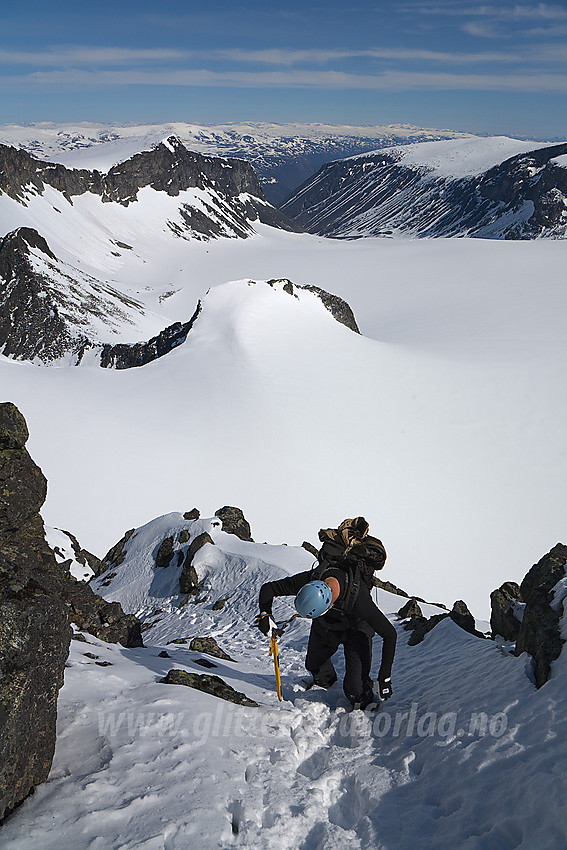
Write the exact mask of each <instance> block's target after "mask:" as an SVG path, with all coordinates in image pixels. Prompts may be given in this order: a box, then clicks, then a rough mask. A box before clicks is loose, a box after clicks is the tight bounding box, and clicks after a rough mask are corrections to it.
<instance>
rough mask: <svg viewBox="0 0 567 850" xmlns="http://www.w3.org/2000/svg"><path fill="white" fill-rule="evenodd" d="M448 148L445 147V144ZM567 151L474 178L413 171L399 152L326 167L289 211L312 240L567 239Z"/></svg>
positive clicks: (547, 151)
mask: <svg viewBox="0 0 567 850" xmlns="http://www.w3.org/2000/svg"><path fill="white" fill-rule="evenodd" d="M441 144H443V143H441ZM565 154H567V144H560V145H551V146H549V147H545V148H540V149H537V150H533V151H529V152H528V153H521V154H518V155H516V156H512V157H510V158H509V159H506V160H505V161H504V162H502V163H500V164H499V165H496V166H494V167H492V168H489V169H488V170H487V171H485V172H484V173H481V174H478V175H474V176H466V177H458V176H455V177H446V176H439V175H438V174H437V173H436V172H435V171H434V170H432V169H431V168H430V167H428V166H427V165H419V164H413V163H409V162H408V163H407V164H406V162H405V161H404V156H403V152H402V153H401V154H400V150H399V149H397V150H396V149H394V150H388V149H383V150H378V151H374V152H373V153H371V154H367V155H364V156H361V157H355V158H353V159H345V160H339V161H335V162H330V163H327V164H326V165H324V166H323V167H322V168H321V169H320V170H319V172H318V173H317V174H316V175H315V176H314V177H312V178H311V179H310V180H308V181H307V182H306V183H305V184H304V185H303V186H301V187H300V188H299V189H298V190H297V191H296V192H295V194H294V196H293V197H291V198H290V199H289V200H288V201H286V202H285V203H284V204H283V205H282V207H281V209H282V210H283V211H284V212H285V213H286V214H287V215H289V216H290V217H292V218H294V219H295V220H296V221H297V222H298V223H299V224H300V225H301V226H302V227H305V229H306V230H308V231H309V232H310V233H317V234H320V235H325V236H334V237H339V238H340V237H342V238H358V237H363V236H380V235H391V234H392V233H393V232H397V233H408V234H410V235H412V236H414V237H415V236H420V237H434V236H464V235H467V236H477V237H482V238H496V239H535V238H537V237H542V236H543V237H549V238H555V239H562V238H565V236H566V235H567V216H566V215H565V211H566V210H567V202H566V196H567V168H566V167H565V165H564V161H563V160H561V161H558V158H559V157H564V156H565Z"/></svg>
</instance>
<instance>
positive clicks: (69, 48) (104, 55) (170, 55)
mask: <svg viewBox="0 0 567 850" xmlns="http://www.w3.org/2000/svg"><path fill="white" fill-rule="evenodd" d="M188 55H189V54H188V53H187V51H183V50H171V49H169V48H147V49H143V48H142V49H134V48H130V47H90V46H82V45H61V46H54V47H51V48H49V49H48V50H35V51H32V50H0V64H2V65H38V66H43V67H54V66H71V65H73V66H75V67H76V66H79V65H91V66H92V65H99V66H100V65H131V64H137V63H140V62H164V61H165V62H170V61H174V60H178V59H184V58H186V57H187V56H188Z"/></svg>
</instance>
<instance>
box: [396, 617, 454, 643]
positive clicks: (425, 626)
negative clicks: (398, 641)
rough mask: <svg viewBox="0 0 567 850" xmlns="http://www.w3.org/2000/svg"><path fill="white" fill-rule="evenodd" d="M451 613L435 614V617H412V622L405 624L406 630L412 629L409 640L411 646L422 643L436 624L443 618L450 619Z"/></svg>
mask: <svg viewBox="0 0 567 850" xmlns="http://www.w3.org/2000/svg"><path fill="white" fill-rule="evenodd" d="M448 617H449V614H435V615H434V616H433V617H429V618H427V617H412V619H411V620H410V622H409V623H408V624H407V625H406V626H404V628H405V629H406V631H410V630H411V635H410V637H409V640H408V644H409V646H416V645H417V644H418V643H421V641H422V640H423V638H424V637H425V635H426V634H428V633H429V632H430V631H432V629H434V628H435V626H437V625H439V623H440V622H441V621H442V620H446V619H448Z"/></svg>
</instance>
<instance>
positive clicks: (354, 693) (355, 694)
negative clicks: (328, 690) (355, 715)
mask: <svg viewBox="0 0 567 850" xmlns="http://www.w3.org/2000/svg"><path fill="white" fill-rule="evenodd" d="M343 643H344V651H345V678H344V682H343V690H344V692H345V696H346V697H347V699H348V700H349V701H350V702H351V703H352V704H353V705H354V704H355V703H360V705H361V707H362V708H365V707H366V706H367V705H368V704H369V703H370V702H372V699H373V691H372V680H371V678H370V667H371V665H372V638H371V637H369V635H366V634H364V632H362V631H359V630H358V629H351V630H350V631H349V632H347V634H346V635H345V638H344V641H343Z"/></svg>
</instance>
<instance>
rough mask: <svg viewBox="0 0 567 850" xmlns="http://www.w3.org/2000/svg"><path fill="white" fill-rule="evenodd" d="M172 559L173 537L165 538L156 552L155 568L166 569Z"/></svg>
mask: <svg viewBox="0 0 567 850" xmlns="http://www.w3.org/2000/svg"><path fill="white" fill-rule="evenodd" d="M172 557H173V537H166V538H165V540H162V541H161V543H160V545H159V548H158V550H157V552H156V567H157V568H158V569H166V568H167V567H169V565H170V563H171V559H172Z"/></svg>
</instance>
